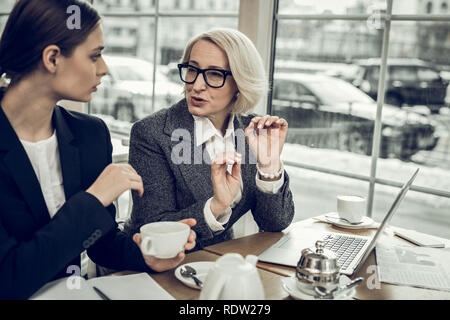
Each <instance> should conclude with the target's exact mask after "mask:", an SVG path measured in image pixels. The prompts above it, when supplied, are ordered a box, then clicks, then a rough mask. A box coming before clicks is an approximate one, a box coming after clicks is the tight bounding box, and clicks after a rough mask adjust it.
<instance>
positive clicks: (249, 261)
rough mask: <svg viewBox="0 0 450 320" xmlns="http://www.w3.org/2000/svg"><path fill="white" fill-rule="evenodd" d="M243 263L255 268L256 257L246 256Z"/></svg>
mask: <svg viewBox="0 0 450 320" xmlns="http://www.w3.org/2000/svg"><path fill="white" fill-rule="evenodd" d="M245 261H246V262H248V263H250V264H251V265H252V266H254V267H256V263H257V262H258V257H257V256H255V255H253V254H249V255H248V256H246V257H245Z"/></svg>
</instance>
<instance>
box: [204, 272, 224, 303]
mask: <svg viewBox="0 0 450 320" xmlns="http://www.w3.org/2000/svg"><path fill="white" fill-rule="evenodd" d="M226 280H227V277H226V276H221V277H219V279H217V280H216V281H215V282H214V283H211V282H210V283H208V282H207V281H206V282H205V285H204V286H203V289H202V291H201V293H200V300H220V299H219V296H220V293H221V292H222V289H223V287H224V286H225V282H226Z"/></svg>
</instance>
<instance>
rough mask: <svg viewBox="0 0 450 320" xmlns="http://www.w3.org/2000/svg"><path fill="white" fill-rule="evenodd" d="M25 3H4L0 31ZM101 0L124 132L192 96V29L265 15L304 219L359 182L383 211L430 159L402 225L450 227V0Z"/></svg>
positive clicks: (103, 95) (113, 116)
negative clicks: (188, 56) (188, 89)
mask: <svg viewBox="0 0 450 320" xmlns="http://www.w3.org/2000/svg"><path fill="white" fill-rule="evenodd" d="M14 2H15V1H14V0H9V1H7V0H2V1H1V3H0V30H2V29H3V27H4V23H5V21H6V18H7V14H8V12H9V11H10V9H11V8H12V6H13V4H14ZM92 2H93V4H94V6H95V7H96V8H97V9H99V11H100V12H101V13H102V15H103V17H104V20H103V28H104V35H105V43H106V50H105V59H106V61H107V63H108V66H109V69H110V74H109V75H108V76H107V77H105V78H104V79H103V84H102V86H101V88H99V92H97V94H96V95H94V99H93V101H92V102H91V103H90V105H89V108H88V109H89V112H90V113H93V114H97V115H99V116H100V117H102V118H103V119H104V120H105V121H106V122H107V124H108V126H109V128H110V130H111V131H112V133H113V135H116V134H125V135H128V134H129V130H130V127H131V125H132V123H133V122H134V121H136V120H139V119H141V118H142V117H145V116H147V115H149V114H152V113H153V112H155V111H157V110H159V109H161V108H165V107H169V106H170V105H171V104H173V103H174V102H176V101H177V100H178V99H181V98H182V94H181V92H182V84H181V82H180V80H179V78H178V72H177V69H176V63H177V62H178V61H179V59H180V58H181V55H182V52H183V49H184V46H185V44H186V43H187V41H188V40H189V39H190V38H191V37H192V36H194V35H195V34H197V33H199V32H202V31H204V30H207V29H209V28H211V27H219V26H224V27H230V28H242V26H243V25H251V23H249V22H252V21H253V20H254V21H257V23H258V24H259V25H258V26H259V27H256V28H255V30H254V32H255V34H252V35H251V38H252V40H257V42H258V43H257V47H258V49H261V48H263V49H264V47H265V45H267V47H270V50H268V51H270V52H272V54H271V57H270V58H268V57H265V56H264V53H262V54H263V58H264V61H267V66H266V67H267V71H268V74H269V80H270V81H271V83H272V90H271V92H270V94H269V97H268V99H267V108H266V109H267V111H266V110H264V111H265V112H267V113H271V114H276V115H279V116H283V117H285V118H286V119H287V120H288V122H289V132H288V137H287V144H286V146H285V150H284V153H283V157H284V161H285V165H286V168H287V171H288V173H289V176H290V177H291V189H292V191H293V194H294V198H295V203H296V216H295V219H296V220H300V219H303V218H307V217H312V216H315V215H318V214H323V213H326V212H330V211H335V210H336V196H337V195H339V194H359V195H362V196H365V197H367V199H368V206H367V208H368V214H369V215H371V216H372V217H373V218H375V219H376V220H380V219H381V218H382V217H383V216H384V215H385V214H386V211H387V208H389V206H390V205H391V203H392V201H393V199H394V197H395V195H396V193H397V191H398V187H400V186H401V185H402V183H403V182H404V181H406V180H407V179H408V178H409V176H410V175H411V174H412V172H413V171H414V169H415V168H416V167H420V173H419V175H418V177H417V179H416V181H415V183H414V185H413V187H412V190H411V191H410V192H409V193H408V194H407V196H406V198H405V199H404V200H403V203H402V205H401V206H400V208H399V209H398V213H397V214H396V215H395V217H394V219H393V221H392V223H393V224H395V225H398V226H402V227H405V228H411V229H416V230H421V231H424V232H428V233H433V234H436V235H439V236H443V237H446V238H450V109H449V106H450V87H449V85H448V83H449V81H450V9H448V7H449V5H450V1H449V0H429V1H428V0H427V1H423V0H392V1H391V0H341V1H335V0H260V1H259V5H258V1H257V0H254V1H252V0H232V1H231V0H221V1H210V0H164V1H163V0H93V1H92ZM262 3H264V5H267V3H271V4H272V5H273V8H274V10H273V11H274V12H273V13H274V14H273V15H271V14H270V13H269V14H268V13H267V12H266V11H264V10H262V9H261V8H262ZM243 5H244V6H243ZM253 5H254V10H247V9H248V7H249V6H250V7H251V6H253ZM243 8H245V10H244V9H243ZM271 24H273V34H270V32H268V33H267V28H265V27H266V26H268V25H271ZM244 32H245V30H244ZM268 44H271V45H270V46H269V45H268ZM266 58H267V59H266ZM381 79H384V81H381Z"/></svg>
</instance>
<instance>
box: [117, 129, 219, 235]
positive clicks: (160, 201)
mask: <svg viewBox="0 0 450 320" xmlns="http://www.w3.org/2000/svg"><path fill="white" fill-rule="evenodd" d="M146 128H147V127H146V126H145V123H144V122H137V123H135V124H134V125H133V128H132V130H131V135H130V153H129V163H130V165H131V166H132V167H133V168H134V169H135V170H136V171H137V172H138V174H139V175H141V177H142V180H143V184H144V195H143V196H142V198H141V197H139V196H138V195H137V193H136V192H133V193H132V194H133V211H132V214H131V218H130V220H129V221H128V222H127V224H126V225H125V231H126V232H127V233H135V232H139V230H138V228H139V227H140V226H142V225H144V224H146V223H150V222H154V221H178V220H182V219H187V218H194V219H195V220H196V221H197V224H196V226H194V227H193V230H194V231H195V232H196V233H197V239H198V240H202V239H203V240H207V239H211V238H213V237H214V233H213V231H212V230H211V229H210V228H209V226H208V224H207V222H206V220H205V217H204V214H203V208H204V207H205V203H206V201H207V200H208V197H205V199H204V200H201V201H196V202H193V203H192V204H190V205H189V206H187V207H186V208H184V209H180V208H178V207H177V197H183V195H181V194H177V181H176V179H175V177H174V174H173V172H172V169H171V168H170V166H169V163H168V161H167V158H166V155H165V153H164V151H163V150H162V148H161V147H160V145H159V143H158V141H157V140H156V139H155V138H154V137H153V136H152V135H151V134H149V132H148V130H146ZM197 242H198V241H197Z"/></svg>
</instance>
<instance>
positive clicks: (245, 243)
mask: <svg viewBox="0 0 450 320" xmlns="http://www.w3.org/2000/svg"><path fill="white" fill-rule="evenodd" d="M293 228H300V229H301V228H304V229H306V230H308V231H309V232H311V230H317V231H329V232H338V233H346V234H356V235H361V236H372V235H374V234H375V232H376V229H364V230H348V229H342V228H338V227H334V226H332V225H330V224H327V223H323V222H319V221H317V220H315V219H313V218H311V219H306V220H303V221H299V222H297V223H293V224H292V225H291V226H290V227H289V228H288V229H287V230H285V232H287V231H289V230H291V229H293ZM390 229H391V230H393V229H394V227H390ZM397 229H400V228H397ZM282 236H283V233H281V232H262V233H256V234H254V235H251V236H247V237H243V238H239V239H234V240H230V241H227V242H222V243H218V244H216V245H213V246H210V247H206V248H204V250H205V251H208V252H210V253H214V254H217V255H223V254H225V253H228V252H236V253H240V254H242V255H243V256H245V255H247V254H254V255H259V254H261V253H262V252H263V251H264V250H265V249H267V248H268V247H269V246H270V245H272V244H274V243H275V242H276V241H278V240H279V239H280V238H281V237H282ZM380 241H382V242H383V243H387V244H392V245H412V244H411V243H410V242H408V241H406V240H403V239H401V238H399V237H396V236H394V235H393V234H383V235H382V236H381V238H380ZM443 241H444V242H445V244H446V247H447V248H448V247H450V240H447V239H443ZM300 254H301V253H300V252H299V256H300ZM375 265H376V263H375V254H374V252H372V253H371V255H370V256H369V258H368V259H367V260H366V262H365V263H364V265H363V267H362V268H361V269H360V272H359V273H358V274H356V275H354V276H352V277H351V278H356V277H364V282H363V283H361V284H360V285H359V286H358V287H357V289H356V294H355V298H356V299H364V300H386V299H389V300H392V299H402V300H408V299H413V300H418V299H446V300H450V292H443V291H438V290H431V289H423V288H415V287H407V286H398V285H392V284H387V283H380V288H379V289H369V288H368V287H369V286H368V285H367V281H368V280H369V282H370V283H371V284H372V283H374V284H376V282H374V275H375V273H374V271H372V270H371V269H369V271H372V272H367V270H368V268H369V266H375ZM257 266H258V268H259V269H261V270H265V271H268V272H271V273H274V274H277V275H281V276H292V275H294V274H295V268H292V267H286V266H280V265H275V264H270V263H263V262H258V264H257ZM372 287H373V286H372ZM282 290H283V289H282ZM267 298H268V299H270V298H269V297H267ZM275 298H276V299H282V298H284V296H278V297H275Z"/></svg>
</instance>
